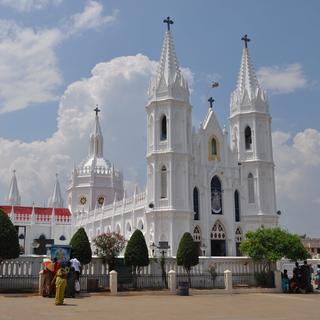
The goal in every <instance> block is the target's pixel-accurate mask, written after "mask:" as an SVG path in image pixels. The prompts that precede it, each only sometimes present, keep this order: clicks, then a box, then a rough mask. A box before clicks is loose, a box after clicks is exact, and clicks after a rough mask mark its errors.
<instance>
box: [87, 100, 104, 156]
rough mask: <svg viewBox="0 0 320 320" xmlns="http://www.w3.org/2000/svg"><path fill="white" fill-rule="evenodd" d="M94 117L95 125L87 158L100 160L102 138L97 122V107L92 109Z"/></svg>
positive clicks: (98, 110)
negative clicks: (91, 157)
mask: <svg viewBox="0 0 320 320" xmlns="http://www.w3.org/2000/svg"><path fill="white" fill-rule="evenodd" d="M94 111H95V113H96V116H95V123H94V128H93V132H92V133H91V135H90V150H89V153H90V154H89V156H93V157H94V158H96V157H97V158H102V157H103V136H102V131H101V127H100V121H99V114H98V113H99V112H100V109H99V108H98V106H96V108H95V109H94Z"/></svg>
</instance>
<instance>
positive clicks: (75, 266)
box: [70, 257, 81, 293]
mask: <svg viewBox="0 0 320 320" xmlns="http://www.w3.org/2000/svg"><path fill="white" fill-rule="evenodd" d="M70 263H71V267H72V268H73V269H74V272H75V274H76V279H75V290H76V293H80V273H81V263H80V261H79V260H78V259H77V258H75V257H74V258H72V259H71V260H70Z"/></svg>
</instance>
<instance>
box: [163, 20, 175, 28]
mask: <svg viewBox="0 0 320 320" xmlns="http://www.w3.org/2000/svg"><path fill="white" fill-rule="evenodd" d="M163 23H166V24H167V27H168V31H170V24H173V21H172V20H171V19H170V17H167V19H164V20H163Z"/></svg>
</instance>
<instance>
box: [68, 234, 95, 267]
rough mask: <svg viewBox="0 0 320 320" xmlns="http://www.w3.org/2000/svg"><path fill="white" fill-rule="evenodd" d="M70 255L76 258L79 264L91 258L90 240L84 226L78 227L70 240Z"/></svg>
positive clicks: (86, 262)
mask: <svg viewBox="0 0 320 320" xmlns="http://www.w3.org/2000/svg"><path fill="white" fill-rule="evenodd" d="M70 245H71V256H72V257H74V258H77V259H78V260H79V261H80V263H81V264H88V263H90V261H91V259H92V251H91V247H90V242H89V239H88V236H87V234H86V231H85V230H84V228H79V229H78V231H77V232H76V233H75V234H74V235H73V237H72V239H71V241H70Z"/></svg>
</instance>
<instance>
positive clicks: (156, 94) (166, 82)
mask: <svg viewBox="0 0 320 320" xmlns="http://www.w3.org/2000/svg"><path fill="white" fill-rule="evenodd" d="M163 22H164V23H167V25H168V27H167V30H166V32H165V36H164V41H163V46H162V50H161V56H160V61H159V66H158V70H157V74H156V76H155V77H154V78H153V79H152V80H151V83H150V88H149V99H150V100H153V99H154V100H158V99H167V98H174V99H178V100H183V101H186V100H188V99H189V89H188V84H187V82H186V80H185V79H184V78H183V76H182V74H181V70H180V67H179V62H178V59H177V56H176V52H175V48H174V44H173V38H172V33H171V30H170V24H171V25H172V24H173V21H172V20H170V17H168V18H167V20H164V21H163Z"/></svg>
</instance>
